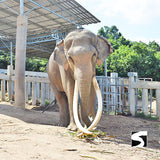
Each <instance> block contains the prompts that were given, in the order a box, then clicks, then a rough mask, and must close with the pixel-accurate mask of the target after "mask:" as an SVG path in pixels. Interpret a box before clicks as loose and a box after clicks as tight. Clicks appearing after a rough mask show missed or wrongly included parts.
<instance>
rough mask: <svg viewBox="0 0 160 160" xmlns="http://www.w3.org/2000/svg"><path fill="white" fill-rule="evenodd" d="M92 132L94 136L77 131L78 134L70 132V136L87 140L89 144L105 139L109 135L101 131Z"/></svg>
mask: <svg viewBox="0 0 160 160" xmlns="http://www.w3.org/2000/svg"><path fill="white" fill-rule="evenodd" d="M91 132H92V133H93V134H86V133H82V132H80V131H77V132H73V131H69V134H70V135H72V136H75V137H78V138H80V139H85V140H86V141H87V142H90V141H94V140H97V139H100V138H102V137H105V136H106V134H107V133H106V132H103V131H101V130H98V131H96V130H92V131H91Z"/></svg>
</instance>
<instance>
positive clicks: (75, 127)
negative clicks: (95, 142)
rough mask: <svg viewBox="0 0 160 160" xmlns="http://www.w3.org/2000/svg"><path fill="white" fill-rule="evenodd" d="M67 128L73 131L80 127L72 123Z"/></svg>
mask: <svg viewBox="0 0 160 160" xmlns="http://www.w3.org/2000/svg"><path fill="white" fill-rule="evenodd" d="M67 129H68V130H71V131H77V129H78V128H77V126H76V124H75V123H70V124H69V126H68V127H67Z"/></svg>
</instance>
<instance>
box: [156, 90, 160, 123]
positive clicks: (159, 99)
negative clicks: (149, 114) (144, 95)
mask: <svg viewBox="0 0 160 160" xmlns="http://www.w3.org/2000/svg"><path fill="white" fill-rule="evenodd" d="M156 115H157V117H158V119H159V120H160V90H159V89H156Z"/></svg>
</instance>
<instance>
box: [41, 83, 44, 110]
mask: <svg viewBox="0 0 160 160" xmlns="http://www.w3.org/2000/svg"><path fill="white" fill-rule="evenodd" d="M44 106H45V84H44V83H41V107H44Z"/></svg>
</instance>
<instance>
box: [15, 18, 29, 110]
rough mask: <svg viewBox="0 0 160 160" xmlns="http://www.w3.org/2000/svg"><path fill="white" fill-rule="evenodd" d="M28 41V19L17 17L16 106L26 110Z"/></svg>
mask: <svg viewBox="0 0 160 160" xmlns="http://www.w3.org/2000/svg"><path fill="white" fill-rule="evenodd" d="M26 41H27V17H26V16H24V15H20V16H18V17H17V33H16V61H15V106H18V107H21V108H23V109H25V62H26Z"/></svg>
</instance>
